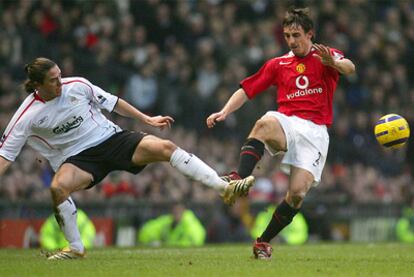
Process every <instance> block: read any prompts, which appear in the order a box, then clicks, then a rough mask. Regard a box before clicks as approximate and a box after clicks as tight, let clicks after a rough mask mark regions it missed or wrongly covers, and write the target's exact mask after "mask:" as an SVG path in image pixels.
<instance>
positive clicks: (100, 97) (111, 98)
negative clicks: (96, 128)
mask: <svg viewBox="0 0 414 277" xmlns="http://www.w3.org/2000/svg"><path fill="white" fill-rule="evenodd" d="M81 83H84V84H85V85H86V86H83V87H84V89H85V90H86V91H85V93H86V94H87V95H88V97H89V98H90V99H91V100H92V101H93V102H94V103H95V104H96V105H97V106H98V107H99V108H100V109H105V110H107V111H109V112H112V111H113V110H114V108H115V105H116V103H117V102H118V99H119V97H117V96H115V95H113V94H111V93H109V92H106V91H104V90H103V89H101V88H100V87H98V86H96V85H94V84H92V83H91V82H89V81H88V80H86V79H82V82H81Z"/></svg>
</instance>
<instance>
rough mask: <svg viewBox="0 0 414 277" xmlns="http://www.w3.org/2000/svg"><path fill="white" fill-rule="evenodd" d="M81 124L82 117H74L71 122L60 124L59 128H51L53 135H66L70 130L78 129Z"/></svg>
mask: <svg viewBox="0 0 414 277" xmlns="http://www.w3.org/2000/svg"><path fill="white" fill-rule="evenodd" d="M82 122H83V118H82V116H78V117H76V116H74V117H73V120H71V121H69V122H66V123H64V124H62V125H61V126H58V127H55V128H53V133H55V134H57V135H59V134H63V133H67V132H69V131H70V130H72V129H75V128H78V127H79V126H80V125H81V124H82Z"/></svg>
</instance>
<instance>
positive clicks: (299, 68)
mask: <svg viewBox="0 0 414 277" xmlns="http://www.w3.org/2000/svg"><path fill="white" fill-rule="evenodd" d="M305 70H306V66H305V65H304V64H303V63H300V64H298V65H297V66H296V71H297V72H298V73H299V74H302V73H303V72H305Z"/></svg>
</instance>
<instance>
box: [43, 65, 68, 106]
mask: <svg viewBox="0 0 414 277" xmlns="http://www.w3.org/2000/svg"><path fill="white" fill-rule="evenodd" d="M37 90H38V91H39V95H40V97H42V98H43V99H44V100H46V101H49V100H52V99H53V98H55V97H58V96H60V94H61V93H62V75H61V71H60V68H59V67H58V66H57V65H55V66H54V67H52V68H51V69H50V70H49V71H48V72H47V74H46V76H45V79H44V80H43V83H42V84H40V85H39V86H38V88H37Z"/></svg>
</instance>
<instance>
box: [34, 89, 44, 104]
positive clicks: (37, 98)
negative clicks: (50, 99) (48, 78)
mask: <svg viewBox="0 0 414 277" xmlns="http://www.w3.org/2000/svg"><path fill="white" fill-rule="evenodd" d="M33 96H34V99H35V100H38V101H40V102H42V103H46V101H45V100H43V98H42V97H40V96H39V94H37V91H35V92H34V93H33Z"/></svg>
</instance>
